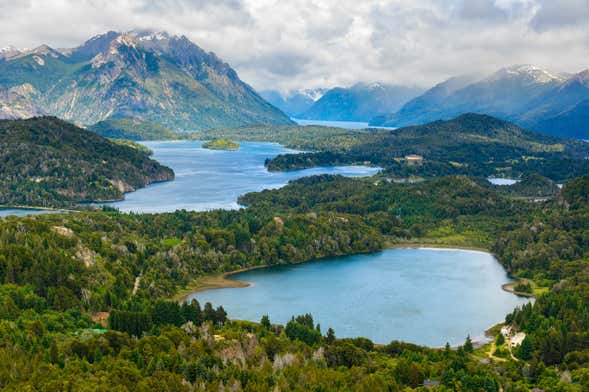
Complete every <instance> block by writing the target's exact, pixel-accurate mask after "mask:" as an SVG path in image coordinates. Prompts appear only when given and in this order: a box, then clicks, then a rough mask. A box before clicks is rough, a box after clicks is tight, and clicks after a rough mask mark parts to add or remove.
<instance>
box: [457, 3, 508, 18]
mask: <svg viewBox="0 0 589 392" xmlns="http://www.w3.org/2000/svg"><path fill="white" fill-rule="evenodd" d="M459 14H460V16H461V17H462V18H464V19H479V20H493V21H496V20H502V19H503V20H504V19H506V18H507V16H508V14H507V11H506V10H505V9H503V8H500V7H498V6H497V4H496V3H495V1H494V0H464V2H463V4H462V6H461V7H460V11H459Z"/></svg>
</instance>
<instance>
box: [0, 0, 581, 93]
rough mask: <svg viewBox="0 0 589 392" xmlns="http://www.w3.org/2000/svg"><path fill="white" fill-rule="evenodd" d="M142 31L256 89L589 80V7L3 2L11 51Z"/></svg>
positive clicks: (433, 2)
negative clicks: (502, 73)
mask: <svg viewBox="0 0 589 392" xmlns="http://www.w3.org/2000/svg"><path fill="white" fill-rule="evenodd" d="M133 29H153V30H165V31H168V32H169V33H172V34H179V35H181V34H183V35H186V36H187V37H188V38H190V39H191V40H192V41H193V42H195V43H196V44H197V45H199V46H201V47H202V48H203V49H205V50H207V51H212V52H215V53H216V54H217V55H218V56H220V57H221V58H222V59H223V60H224V61H226V62H228V63H229V64H230V65H231V66H232V67H234V68H235V69H236V70H237V72H238V74H239V75H240V77H241V78H242V79H243V80H244V81H246V82H247V83H249V84H251V85H252V86H253V87H254V88H256V89H259V90H262V89H277V90H280V91H282V92H286V91H289V90H293V89H299V88H315V87H334V86H349V85H352V84H353V83H356V82H376V81H379V82H385V83H391V84H402V85H415V86H421V87H430V86H431V85H433V84H435V83H438V82H441V81H443V80H445V79H447V78H448V77H451V76H456V75H460V74H465V73H490V72H493V71H495V70H497V69H499V68H501V67H504V66H508V65H513V64H534V65H537V66H540V67H543V68H546V69H549V70H552V71H555V72H571V73H574V72H579V71H581V70H583V69H586V68H589V0H374V1H366V0H158V1H148V0H133V1H132V0H116V1H112V0H0V48H1V47H5V46H9V45H13V46H16V47H18V48H32V47H36V46H38V45H40V44H48V45H49V46H52V47H56V48H60V47H62V48H63V47H74V46H77V45H80V44H81V43H82V42H84V41H85V40H87V39H88V38H90V37H92V36H94V35H96V34H100V33H103V32H106V31H109V30H115V31H129V30H133Z"/></svg>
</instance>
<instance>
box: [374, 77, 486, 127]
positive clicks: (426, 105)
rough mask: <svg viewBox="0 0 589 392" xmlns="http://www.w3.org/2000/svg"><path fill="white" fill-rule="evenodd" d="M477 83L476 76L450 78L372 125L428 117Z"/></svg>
mask: <svg viewBox="0 0 589 392" xmlns="http://www.w3.org/2000/svg"><path fill="white" fill-rule="evenodd" d="M475 81H476V77H475V76H471V75H463V76H457V77H453V78H450V79H448V80H446V81H444V82H442V83H439V84H437V85H435V86H434V87H432V88H431V89H429V90H427V91H426V92H425V93H423V94H422V95H420V96H418V97H416V98H413V99H412V100H410V101H409V102H407V103H406V104H405V105H403V107H402V108H401V110H400V111H399V112H398V113H395V114H385V115H381V116H375V117H374V118H372V119H371V120H370V125H382V124H385V123H390V122H393V121H395V120H396V119H397V118H399V117H401V118H416V117H420V116H426V115H427V111H429V110H432V108H435V107H438V106H440V105H442V104H443V103H444V100H445V99H447V98H448V97H449V96H450V95H452V94H453V93H454V92H455V91H458V90H460V89H462V88H464V87H466V86H468V85H469V84H471V83H473V82H475Z"/></svg>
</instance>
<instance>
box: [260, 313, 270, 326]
mask: <svg viewBox="0 0 589 392" xmlns="http://www.w3.org/2000/svg"><path fill="white" fill-rule="evenodd" d="M260 324H262V327H264V328H266V329H270V327H271V326H272V324H271V323H270V317H268V315H267V314H265V315H263V316H262V320H260Z"/></svg>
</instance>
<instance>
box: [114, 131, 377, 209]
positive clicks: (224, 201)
mask: <svg viewBox="0 0 589 392" xmlns="http://www.w3.org/2000/svg"><path fill="white" fill-rule="evenodd" d="M143 144H145V145H146V146H147V147H149V148H150V149H151V150H153V151H154V156H153V158H154V159H156V160H157V161H159V162H160V163H162V164H164V165H166V166H169V167H171V168H172V169H174V172H175V173H176V179H175V180H174V181H169V182H162V183H158V184H152V185H150V186H148V187H146V188H142V189H139V190H137V191H136V192H131V193H128V194H126V195H125V200H123V201H119V202H114V203H107V204H108V205H110V206H112V207H116V208H118V209H120V210H121V211H133V212H148V213H153V212H170V211H175V210H178V209H186V210H191V211H206V210H211V209H217V208H224V209H234V208H238V207H239V206H238V204H237V198H238V197H239V196H240V195H243V194H245V193H247V192H254V191H260V190H263V189H269V188H277V187H281V186H284V185H285V184H286V183H288V181H290V180H294V179H297V178H301V177H304V176H310V175H315V174H341V175H344V176H354V177H361V176H371V175H373V174H376V173H377V172H378V171H379V169H378V168H375V167H367V166H338V167H317V168H312V169H305V170H293V171H288V172H269V171H268V170H266V167H265V166H264V161H265V160H266V159H267V158H272V157H275V156H276V155H279V154H286V153H291V152H296V151H294V150H289V149H287V148H284V147H282V146H281V145H279V144H275V143H253V142H251V143H250V142H240V143H239V144H240V146H241V148H240V149H239V150H237V151H223V150H209V149H206V148H202V142H200V141H176V142H145V143H143Z"/></svg>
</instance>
